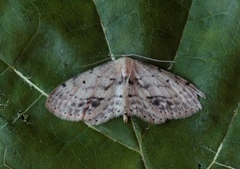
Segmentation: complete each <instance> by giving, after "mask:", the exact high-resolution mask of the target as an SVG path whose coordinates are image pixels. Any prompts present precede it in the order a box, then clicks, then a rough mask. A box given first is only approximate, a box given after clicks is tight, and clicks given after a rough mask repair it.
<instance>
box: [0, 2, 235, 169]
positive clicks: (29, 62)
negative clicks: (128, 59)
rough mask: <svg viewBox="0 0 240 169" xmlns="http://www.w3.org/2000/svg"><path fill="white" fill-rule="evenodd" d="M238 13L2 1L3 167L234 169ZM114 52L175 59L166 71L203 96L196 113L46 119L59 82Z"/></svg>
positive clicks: (175, 5)
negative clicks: (156, 121)
mask: <svg viewBox="0 0 240 169" xmlns="http://www.w3.org/2000/svg"><path fill="white" fill-rule="evenodd" d="M239 6H240V2H239V1H237V0H231V1H230V0H225V1H217V0H213V1H207V0H202V1H200V0H193V1H190V0H183V1H163V0H162V1H157V0H153V1H138V0H132V1H127V0H121V1H120V0H111V1H103V0H94V1H90V0H82V1H54V0H53V1H44V0H43V1H40V0H35V1H27V0H22V1H20V0H12V1H8V0H2V1H1V4H0V75H1V76H0V78H1V80H0V168H3V169H5V168H19V169H25V168H129V169H130V168H131V169H132V168H136V169H139V168H167V169H169V168H174V169H175V168H211V169H215V168H238V166H240V162H239V161H240V153H239V152H240V148H239V145H238V144H239V139H240V134H239V132H238V129H239V127H240V115H239V112H240V110H239V105H238V103H239V98H240V97H239V96H240V76H239V75H240V66H239V63H240V57H239V55H240V49H239V46H240V31H239V19H240V18H239V16H240V8H238V7H239ZM118 54H139V55H142V56H147V57H149V58H155V59H160V60H174V61H175V63H174V66H173V69H172V70H171V71H172V72H174V73H176V74H178V75H180V76H182V77H184V78H186V79H188V80H190V81H191V82H193V83H194V84H195V85H196V86H198V87H199V88H200V89H201V90H202V91H203V92H204V93H205V94H206V96H207V99H200V101H201V103H202V105H203V110H201V111H199V112H198V113H197V114H195V115H194V116H192V117H190V118H188V119H184V120H173V121H167V122H166V123H165V124H162V125H150V124H147V123H145V122H143V121H141V120H140V119H138V118H135V117H133V118H131V120H130V122H128V123H123V121H122V117H120V118H116V119H113V120H111V121H109V122H107V123H105V124H103V125H100V126H88V125H86V124H85V123H83V122H78V123H77V122H69V121H64V120H61V119H59V118H57V117H55V116H54V115H52V114H51V113H49V112H48V110H47V109H46V108H45V101H46V96H47V94H49V93H50V92H51V91H52V90H53V89H54V88H55V87H56V86H57V85H58V84H60V83H61V82H63V81H65V80H67V79H69V78H70V77H72V76H74V75H76V74H78V73H81V72H84V71H86V70H88V69H90V68H93V67H95V66H97V65H99V64H101V63H104V62H106V61H105V60H106V59H109V55H118ZM136 59H141V60H143V59H142V58H136ZM144 61H145V62H148V63H151V64H154V65H156V66H159V67H163V68H168V67H169V64H166V63H161V64H160V63H156V62H152V61H148V60H144Z"/></svg>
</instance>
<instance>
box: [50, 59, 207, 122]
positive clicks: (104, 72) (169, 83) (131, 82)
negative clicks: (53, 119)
mask: <svg viewBox="0 0 240 169" xmlns="http://www.w3.org/2000/svg"><path fill="white" fill-rule="evenodd" d="M198 96H200V97H203V98H206V97H205V95H204V93H203V92H201V91H200V90H199V89H198V88H197V87H196V86H194V85H193V84H191V83H190V82H188V81H187V80H185V79H183V78H181V77H179V76H177V75H175V74H172V73H170V72H168V71H166V70H163V69H159V68H158V67H156V66H153V65H149V64H146V63H143V62H141V61H138V60H134V59H131V58H129V57H122V58H120V59H118V60H113V61H109V62H107V63H105V64H103V65H100V66H98V67H95V68H94V69H91V70H88V71H86V72H84V73H81V74H79V75H77V76H75V77H72V78H70V79H69V80H67V81H66V82H64V83H62V84H61V85H59V86H58V87H57V88H56V89H54V90H53V91H52V92H51V94H50V95H49V97H48V98H47V101H46V107H47V109H48V110H49V111H50V112H52V113H53V114H54V115H55V116H57V117H60V118H62V119H66V120H70V121H84V122H86V123H88V124H91V125H99V124H102V123H105V122H107V121H108V120H110V119H112V118H115V117H119V116H123V121H124V122H127V121H128V119H129V116H136V117H139V118H141V119H142V120H144V121H146V122H149V123H153V124H161V123H164V122H165V121H166V120H167V119H183V118H186V117H189V116H191V115H193V114H194V113H196V112H197V111H198V110H200V109H202V105H201V103H200V101H199V100H198Z"/></svg>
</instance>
